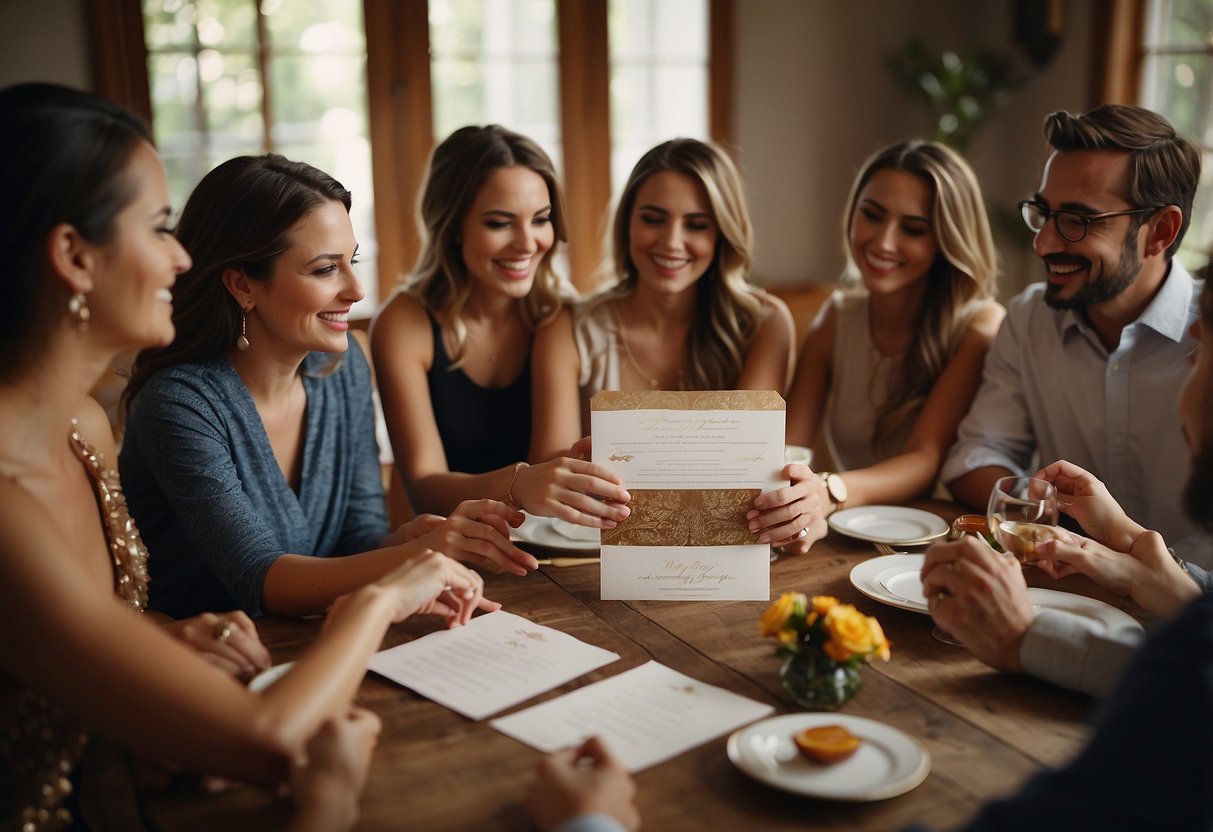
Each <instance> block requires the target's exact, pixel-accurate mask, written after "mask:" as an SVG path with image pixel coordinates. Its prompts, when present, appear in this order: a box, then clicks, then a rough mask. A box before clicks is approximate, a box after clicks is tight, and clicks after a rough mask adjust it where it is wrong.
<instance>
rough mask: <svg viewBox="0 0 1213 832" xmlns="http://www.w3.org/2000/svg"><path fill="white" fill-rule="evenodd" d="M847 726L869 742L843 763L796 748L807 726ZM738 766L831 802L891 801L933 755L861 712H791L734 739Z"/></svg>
mask: <svg viewBox="0 0 1213 832" xmlns="http://www.w3.org/2000/svg"><path fill="white" fill-rule="evenodd" d="M821 725H841V726H842V727H843V728H846V729H847V730H848V731H850V732H851V733H852V734H854V735H855V736H857V737H859V738H860V739H861V740H863V744H862V745H860V746H859V750H857V751H856V752H855V753H854V754H853V755H852V756H851V757H849V758H848V759H846V760H843V761H842V762H839V763H833V764H831V765H823V764H821V763H814V762H812V761H810V760H807V759H805V757H804V756H803V755H802V754H801V753H800V751H798V750H797V748H796V743H794V742H793V741H792V735H793V734H797V733H799V732H801V731H803V730H805V729H806V728H815V727H818V726H821ZM727 750H728V754H729V760H731V761H732V763H733V765H735V766H737V768H739V769H741V770H742V771H743V772H745V773H746V774H748V775H749V776H750V777H753V778H754V779H755V780H757V781H759V782H760V783H766V784H767V785H768V786H774V787H775V788H777V789H782V790H783V791H786V792H792V793H793V794H801V795H805V796H807V797H818V798H823V799H825V800H845V801H870V800H885V799H887V798H890V797H896V796H897V795H899V794H904V793H905V792H908V791H909V790H910V789H912V788H914V787H915V786H917V785H918V784H919V783H921V782H922V781H923V780H925V779H926V778H927V774H929V773H930V771H931V755H930V753H928V751H927V749H926V747H924V746H923V744H922V743H920V742H919V741H918V740H916V739H914V737H912V736H910V735H909V734H907V733H905V732H904V731H901V730H899V729H897V728H894V727H893V726H891V725H885V724H884V723H883V722H877V721H876V720H874V719H865V718H864V717H860V716H847V715H846V714H786V715H784V716H776V717H771V718H770V719H764V720H762V721H761V722H755V723H754V724H753V725H748V726H746V727H745V728H742V729H741V730H739V731H736V732H734V733H733V735H732V736H731V737H729V741H728V746H727Z"/></svg>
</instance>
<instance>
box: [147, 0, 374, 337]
mask: <svg viewBox="0 0 1213 832" xmlns="http://www.w3.org/2000/svg"><path fill="white" fill-rule="evenodd" d="M143 14H144V40H145V43H146V44H147V50H148V56H147V73H148V84H149V87H150V91H151V108H152V127H153V130H154V132H155V136H156V145H157V147H158V148H159V150H160V154H161V156H162V157H163V158H164V163H165V168H166V170H167V172H168V179H169V191H170V193H171V194H172V199H173V204H174V205H176V206H181V205H183V204H184V202H185V199H186V197H187V196H188V195H189V192H190V190H191V189H192V188H193V186H194V185H195V184H196V183H197V182H198V180H199V179H201V178H202V177H203V176H204V175H205V174H206V173H207V172H208V171H210V170H211V169H212V168H214V167H215V166H216V165H218V164H219V163H220V162H223V161H225V160H227V159H230V158H232V157H233V156H238V155H241V154H256V153H266V152H271V151H272V152H275V153H281V154H282V155H284V156H286V157H287V158H290V159H297V160H300V161H306V162H307V163H308V164H311V165H315V166H316V167H318V168H320V169H321V170H323V171H325V172H327V173H329V174H331V175H332V176H334V177H335V178H336V179H337V180H338V181H339V182H341V183H342V184H343V185H344V186H345V187H346V188H348V189H349V190H350V191H352V192H353V194H354V204H353V208H352V210H351V217H352V220H353V224H354V230H355V233H356V234H357V235H358V242H359V249H358V250H359V256H360V260H361V262H362V264H363V265H362V266H361V267H360V268H359V270H358V274H359V277H360V278H361V280H362V283H363V288H364V290H365V291H366V299H365V300H363V301H362V302H361V303H360V304H358V305H357V306H356V307H355V309H354V313H355V315H358V314H361V315H362V316H366V315H369V314H370V313H371V312H373V311H374V309H375V307H376V306H377V305H378V302H379V292H378V288H377V280H376V266H375V260H376V253H377V246H376V244H375V222H374V217H375V213H374V209H375V205H374V202H375V200H374V185H373V177H372V175H371V152H370V141H369V138H368V128H367V107H366V41H365V37H364V35H363V31H364V29H363V22H362V3H361V2H360V1H359V0H324V2H321V3H307V4H303V3H287V2H282V0H262V1H261V2H260V3H258V2H256V0H144V3H143Z"/></svg>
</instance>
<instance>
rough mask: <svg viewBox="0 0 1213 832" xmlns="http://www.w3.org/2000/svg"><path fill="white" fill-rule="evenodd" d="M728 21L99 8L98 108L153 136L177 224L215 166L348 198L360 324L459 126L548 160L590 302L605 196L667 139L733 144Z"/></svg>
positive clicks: (636, 2)
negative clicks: (491, 132)
mask: <svg viewBox="0 0 1213 832" xmlns="http://www.w3.org/2000/svg"><path fill="white" fill-rule="evenodd" d="M732 14H733V0H315V2H312V3H296V2H288V1H287V0H142V8H141V9H140V7H139V6H138V5H137V4H127V3H109V4H99V5H98V6H97V7H96V8H95V9H94V16H93V26H92V28H91V34H92V39H93V47H94V50H95V53H96V59H97V60H96V65H97V67H98V69H97V89H98V91H99V92H101V93H102V94H105V95H108V96H109V97H110V98H112V99H114V100H115V101H117V102H118V103H120V104H123V105H125V106H127V107H129V108H131V109H132V110H134V111H135V112H138V113H140V114H142V115H143V116H145V117H146V118H148V119H149V120H150V121H151V122H152V124H153V129H154V131H155V133H156V138H157V143H158V145H159V147H160V150H161V152H162V154H163V155H164V156H165V160H166V166H167V168H168V170H169V177H170V188H171V190H172V193H173V199H174V203H175V204H179V203H180V202H181V200H182V199H183V198H184V195H185V194H186V193H188V191H189V190H190V188H192V187H193V185H194V184H195V183H196V182H197V180H198V179H199V178H200V177H201V176H202V175H203V174H205V173H206V171H208V170H210V168H211V167H213V166H214V165H215V164H218V163H219V162H221V161H223V160H224V159H227V158H230V157H231V156H234V155H238V154H241V153H261V152H265V151H269V150H272V151H275V152H281V153H283V154H285V155H287V156H290V157H293V158H298V159H300V160H302V161H307V162H309V163H311V164H314V165H316V166H317V167H319V168H322V169H324V170H326V171H328V172H330V173H332V174H333V175H334V176H336V177H337V178H338V179H339V180H340V181H341V182H342V183H343V184H344V185H345V186H346V187H348V188H350V190H351V191H353V192H354V228H355V231H356V232H357V234H358V236H359V242H360V244H361V247H362V251H363V252H365V258H364V261H363V262H364V264H365V265H363V266H362V268H361V269H360V270H359V275H360V277H362V278H363V282H364V284H365V285H366V288H367V295H368V299H367V301H365V302H364V303H363V304H362V305H361V306H362V307H363V308H362V309H360V310H359V311H369V310H370V309H373V308H374V306H375V304H376V302H377V301H378V300H379V299H381V298H382V297H385V296H386V294H387V293H388V292H389V291H390V290H391V288H392V286H393V285H394V284H395V283H396V280H397V278H398V277H399V276H400V275H401V274H403V273H405V272H406V271H407V270H408V268H409V267H410V266H411V265H412V263H413V261H414V259H415V258H416V255H417V248H418V235H417V232H416V229H415V228H414V227H413V211H414V206H415V205H416V198H417V192H418V190H419V188H420V185H421V177H422V175H423V173H424V169H425V163H426V157H427V156H428V154H429V151H430V150H431V149H432V147H433V145H434V141H435V138H444V137H445V136H446V135H448V134H449V133H450V132H451V131H452V130H454V129H456V128H457V127H458V126H460V125H462V124H465V123H475V124H483V123H486V122H494V121H495V122H499V123H503V124H505V125H506V126H508V127H510V128H511V129H514V130H518V131H519V132H522V133H525V134H526V135H529V136H531V137H532V138H534V139H535V140H537V141H538V142H539V143H540V144H542V145H543V146H544V147H545V148H546V149H547V150H548V151H549V153H551V154H552V157H553V160H554V161H556V163H557V166H558V167H559V168H561V171H562V173H563V175H564V179H565V184H566V188H567V190H568V194H569V203H570V204H569V233H570V236H571V238H572V244H571V246H570V248H569V267H570V272H571V277H572V278H573V281H574V283H576V284H577V285H578V286H580V287H582V288H585V287H587V286H589V285H590V284H591V282H592V276H593V273H594V270H595V267H596V264H597V260H598V255H599V249H600V243H601V238H602V235H603V233H604V231H605V222H604V220H605V218H606V217H607V214H608V208H609V202H610V195H611V181H612V178H614V179H615V181H616V182H617V183H620V184H621V183H622V180H623V178H625V177H626V176H627V174H628V172H629V171H630V170H631V167H632V165H633V164H634V162H635V160H636V158H637V157H638V156H639V155H640V153H642V152H643V151H644V150H646V149H647V148H648V147H650V146H651V145H653V144H655V143H656V142H658V141H660V140H664V139H666V138H670V137H671V136H674V135H684V136H687V135H689V136H700V137H702V136H705V135H711V136H712V137H713V138H715V139H717V140H718V141H722V142H725V143H727V142H728V140H729V138H730V136H729V131H730V129H731V119H732V106H731V105H732V101H731V98H730V89H731V81H732V63H731V61H732V47H731V37H732V32H731V20H732ZM143 47H146V52H145V51H144V49H143ZM145 58H146V61H145V60H144V59H145ZM613 146H614V149H613ZM376 228H378V229H379V233H378V235H377V236H378V239H377V240H376V239H375V237H376V233H375V229H376ZM376 260H377V261H378V262H377V264H376V262H375V261H376ZM376 266H377V268H376ZM376 273H377V275H378V287H377V288H376V286H375V283H376V281H375V277H376Z"/></svg>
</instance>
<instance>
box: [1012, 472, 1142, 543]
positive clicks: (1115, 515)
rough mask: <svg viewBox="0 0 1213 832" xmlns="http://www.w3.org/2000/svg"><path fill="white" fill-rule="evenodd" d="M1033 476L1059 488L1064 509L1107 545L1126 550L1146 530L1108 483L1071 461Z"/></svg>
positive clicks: (1060, 505) (1058, 501)
mask: <svg viewBox="0 0 1213 832" xmlns="http://www.w3.org/2000/svg"><path fill="white" fill-rule="evenodd" d="M1033 476H1034V477H1036V478H1037V479H1041V480H1045V481H1047V482H1051V483H1052V484H1053V486H1054V487H1055V488H1056V489H1057V505H1058V507H1059V508H1060V509H1061V510H1062V512H1063V513H1065V514H1068V515H1069V516H1070V517H1073V518H1074V519H1075V520H1077V521H1078V525H1080V526H1082V529H1083V531H1084V532H1086V533H1087V535H1088V536H1089V537H1090V538H1091V539H1093V540H1095V541H1097V542H1099V543H1102V544H1104V545H1105V546H1110V547H1111V548H1113V549H1115V550H1117V551H1125V550H1127V549H1128V548H1129V547H1130V546H1131V545H1132V544H1133V541H1134V540H1136V539H1137V537H1138V536H1139V535H1140V534H1141V533H1142V532H1144V531H1145V529H1144V528H1142V527H1141V526H1140V525H1138V524H1137V523H1135V522H1134V521H1133V519H1132V518H1130V517H1129V515H1127V514H1125V510H1124V509H1123V508H1121V507H1120V503H1118V502H1116V500H1115V499H1113V497H1112V495H1111V494H1110V493H1109V492H1108V489H1107V486H1105V485H1104V484H1103V483H1102V482H1100V481H1099V480H1098V479H1096V478H1095V477H1094V476H1093V475H1092V474H1091V473H1090V472H1088V471H1086V470H1084V469H1082V468H1079V467H1078V466H1077V465H1075V464H1074V463H1072V462H1066V461H1065V460H1064V459H1059V460H1058V461H1057V462H1054V463H1053V464H1052V465H1046V466H1045V467H1044V468H1041V469H1040V470H1039V471H1037V472H1036V473H1035V474H1033Z"/></svg>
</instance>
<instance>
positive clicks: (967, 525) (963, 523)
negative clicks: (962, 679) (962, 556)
mask: <svg viewBox="0 0 1213 832" xmlns="http://www.w3.org/2000/svg"><path fill="white" fill-rule="evenodd" d="M985 526H986V518H985V517H983V516H981V515H980V514H962V515H960V516H959V517H957V518H956V519H955V520H953V521H952V526H951V528H950V529H948V540H949V541H953V540H960V539H961V538H962V537H964V536H965V535H970V534H971V535H973V536H974V537H982V531H983V530H984V528H985ZM931 635H932V636H934V637H935V639H936V640H937V641H942V642H943V643H944V644H952V645H955V646H957V647H964V642H962V641H961V640H960V639H958V638H956V636H954V635H952V634H951V633H949V632H948V631H947V630H945V629H944V628H943V627H940V626H938V625H936V626H934V627H932V628H931Z"/></svg>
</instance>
